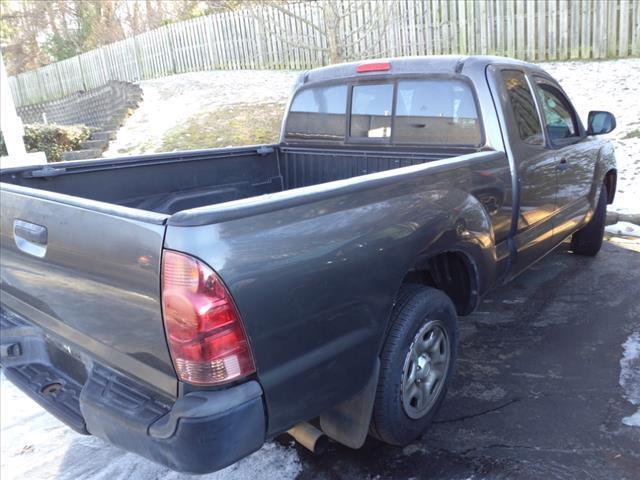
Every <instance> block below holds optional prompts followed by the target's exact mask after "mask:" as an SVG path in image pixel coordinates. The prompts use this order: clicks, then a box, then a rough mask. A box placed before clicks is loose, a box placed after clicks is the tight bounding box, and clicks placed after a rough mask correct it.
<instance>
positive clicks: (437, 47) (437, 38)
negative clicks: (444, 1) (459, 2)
mask: <svg viewBox="0 0 640 480" xmlns="http://www.w3.org/2000/svg"><path fill="white" fill-rule="evenodd" d="M431 25H432V26H433V54H434V55H441V54H442V29H441V25H440V5H439V2H438V0H431Z"/></svg>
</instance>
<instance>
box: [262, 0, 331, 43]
mask: <svg viewBox="0 0 640 480" xmlns="http://www.w3.org/2000/svg"><path fill="white" fill-rule="evenodd" d="M264 5H267V6H270V7H271V8H274V9H276V10H278V11H279V12H282V13H284V14H285V15H288V16H290V17H292V18H295V19H296V20H298V21H300V22H302V23H304V24H305V25H307V26H309V27H311V28H312V29H314V30H315V31H317V32H319V33H320V34H321V35H325V32H324V31H323V30H322V29H321V28H320V27H319V26H317V25H316V24H315V23H313V22H311V21H309V20H307V19H306V18H304V17H301V16H300V15H297V14H295V13H293V12H292V11H291V10H289V9H288V8H284V7H282V6H280V5H279V4H277V3H275V2H266V3H265V4H263V6H264Z"/></svg>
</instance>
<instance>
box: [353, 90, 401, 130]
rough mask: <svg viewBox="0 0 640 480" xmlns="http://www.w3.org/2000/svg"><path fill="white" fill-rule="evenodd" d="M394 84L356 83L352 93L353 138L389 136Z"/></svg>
mask: <svg viewBox="0 0 640 480" xmlns="http://www.w3.org/2000/svg"><path fill="white" fill-rule="evenodd" d="M392 103H393V84H392V83H385V84H381V85H354V87H353V91H352V93H351V125H350V129H349V135H350V136H351V137H352V138H389V137H390V136H391V108H392Z"/></svg>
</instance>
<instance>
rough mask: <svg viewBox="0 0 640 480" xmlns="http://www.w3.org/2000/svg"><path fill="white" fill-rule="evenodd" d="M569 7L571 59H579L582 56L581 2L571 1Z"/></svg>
mask: <svg viewBox="0 0 640 480" xmlns="http://www.w3.org/2000/svg"><path fill="white" fill-rule="evenodd" d="M569 7H570V11H569V14H570V21H569V28H570V33H569V57H570V58H578V57H579V56H580V10H579V9H580V2H578V1H576V0H573V1H570V2H569Z"/></svg>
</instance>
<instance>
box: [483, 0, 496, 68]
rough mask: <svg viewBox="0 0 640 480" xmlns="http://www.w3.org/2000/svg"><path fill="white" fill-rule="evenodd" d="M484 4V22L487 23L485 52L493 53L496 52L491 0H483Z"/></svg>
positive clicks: (492, 3) (493, 5)
mask: <svg viewBox="0 0 640 480" xmlns="http://www.w3.org/2000/svg"><path fill="white" fill-rule="evenodd" d="M485 5H486V10H485V11H486V24H487V53H489V54H491V55H494V54H495V53H496V24H495V14H494V7H495V2H494V1H493V0H485Z"/></svg>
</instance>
